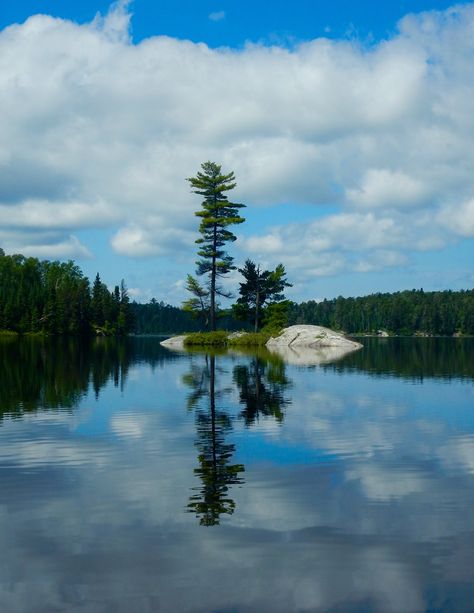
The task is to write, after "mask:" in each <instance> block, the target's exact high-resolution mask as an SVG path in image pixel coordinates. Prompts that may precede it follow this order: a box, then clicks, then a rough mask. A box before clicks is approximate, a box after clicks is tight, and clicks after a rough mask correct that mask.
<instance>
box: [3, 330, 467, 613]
mask: <svg viewBox="0 0 474 613" xmlns="http://www.w3.org/2000/svg"><path fill="white" fill-rule="evenodd" d="M362 342H363V343H364V348H363V349H362V350H360V351H358V352H356V353H353V354H351V355H349V356H346V357H345V358H343V359H342V360H340V361H336V362H334V363H328V364H325V365H321V366H304V365H301V364H291V363H286V362H284V361H282V360H281V359H279V358H278V357H277V356H272V355H271V354H268V353H265V352H259V353H248V354H245V353H240V354H239V353H225V352H224V353H219V352H217V353H214V354H213V355H206V354H204V353H200V352H193V353H190V354H181V353H174V352H171V351H169V350H166V349H163V348H162V347H160V345H159V339H156V338H130V339H126V340H124V341H122V342H117V341H113V340H109V339H95V340H93V341H91V342H90V343H82V344H80V343H78V342H76V341H74V340H71V339H62V340H61V339H59V340H40V339H29V340H28V339H6V338H5V339H2V340H0V492H1V505H0V515H1V526H2V530H1V554H0V610H1V611H6V612H8V613H16V612H20V611H21V612H23V611H25V612H28V613H30V612H45V613H46V612H48V613H50V612H54V611H68V612H69V611H72V612H75V611H78V612H79V611H80V612H89V611H91V612H94V613H95V612H126V613H130V612H133V613H135V612H148V611H150V612H151V611H165V612H168V611H169V612H180V611H186V612H187V611H189V612H216V613H217V612H220V613H231V612H232V613H234V612H236V613H237V612H246V613H247V612H254V611H255V612H266V611H269V612H282V613H283V612H284V613H288V612H292V611H298V612H299V611H301V612H303V611H324V612H327V611H329V612H334V613H335V612H338V613H341V612H344V613H346V612H355V611H358V612H372V611H374V612H375V611H381V612H385V611H388V612H396V613H401V612H404V613H409V612H419V611H420V612H421V611H423V612H424V611H426V612H427V611H430V612H434V611H456V612H458V611H473V610H474V604H473V603H474V512H473V509H474V339H468V338H466V339H451V338H449V339H428V338H426V339H425V338H420V339H411V338H405V339H404V338H401V339H396V338H381V339H368V338H367V339H363V341H362Z"/></svg>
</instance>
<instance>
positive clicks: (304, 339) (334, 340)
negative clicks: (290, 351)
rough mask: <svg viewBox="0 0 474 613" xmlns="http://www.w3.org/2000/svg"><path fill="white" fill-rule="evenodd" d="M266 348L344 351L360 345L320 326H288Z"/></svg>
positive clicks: (358, 347) (357, 347)
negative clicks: (325, 348)
mask: <svg viewBox="0 0 474 613" xmlns="http://www.w3.org/2000/svg"><path fill="white" fill-rule="evenodd" d="M267 347H268V348H269V349H270V348H272V347H293V348H296V347H308V348H312V349H316V348H320V347H341V348H345V349H351V350H355V349H360V348H361V347H362V345H361V344H360V343H356V342H355V341H351V340H350V339H348V338H346V337H345V336H344V335H343V334H339V333H338V332H334V330H330V329H329V328H323V327H322V326H303V325H301V326H290V327H289V328H285V329H284V330H283V332H282V333H281V334H280V336H277V337H276V338H271V339H270V340H269V341H268V342H267Z"/></svg>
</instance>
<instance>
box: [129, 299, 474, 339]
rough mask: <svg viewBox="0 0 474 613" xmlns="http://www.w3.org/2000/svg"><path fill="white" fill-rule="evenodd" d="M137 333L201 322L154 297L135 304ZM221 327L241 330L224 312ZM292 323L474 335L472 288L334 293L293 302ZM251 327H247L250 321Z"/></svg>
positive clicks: (196, 326) (372, 331)
mask: <svg viewBox="0 0 474 613" xmlns="http://www.w3.org/2000/svg"><path fill="white" fill-rule="evenodd" d="M131 307H132V313H133V317H134V320H135V331H136V332H137V333H139V334H167V333H173V332H183V331H188V332H194V331H197V330H199V329H203V324H202V322H201V321H199V320H198V319H195V318H193V317H192V315H191V314H190V313H188V312H186V311H183V310H182V309H179V308H177V307H172V306H170V305H167V304H164V303H163V302H157V301H156V300H152V301H151V302H150V303H148V304H136V303H133V304H132V305H131ZM222 315H223V316H222V317H220V318H218V320H217V327H218V328H220V329H227V330H238V329H242V327H243V324H242V322H241V321H236V320H235V319H233V318H232V316H231V314H230V313H229V312H224V313H223V314H222ZM288 324H289V325H292V324H315V325H319V326H326V327H328V328H333V329H336V330H343V331H345V332H347V333H348V334H377V332H378V331H382V330H383V331H385V332H388V333H389V334H396V335H402V336H404V335H408V336H410V335H414V334H425V335H433V336H437V335H440V336H452V335H453V334H456V333H459V334H467V335H474V290H468V291H456V292H453V291H443V292H424V291H423V290H411V291H404V292H396V293H393V294H372V295H370V296H364V297H361V298H342V297H339V298H335V299H333V300H323V301H322V302H316V301H309V302H303V303H301V304H296V303H289V309H288ZM247 327H249V326H247Z"/></svg>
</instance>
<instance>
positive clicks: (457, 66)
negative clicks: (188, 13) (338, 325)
mask: <svg viewBox="0 0 474 613" xmlns="http://www.w3.org/2000/svg"><path fill="white" fill-rule="evenodd" d="M128 7H129V3H128V2H126V1H121V2H118V3H116V4H115V5H113V6H112V8H111V10H110V12H109V13H108V15H106V16H104V17H102V16H100V15H99V16H98V17H97V18H96V19H95V20H94V21H93V22H92V23H90V24H85V25H78V24H75V23H72V22H70V21H66V20H61V19H55V18H52V17H49V16H45V15H36V16H33V17H31V18H30V19H28V20H27V21H26V22H25V23H24V24H21V25H12V26H10V27H8V28H6V29H5V30H3V31H2V32H0V88H1V91H2V100H1V102H0V110H1V113H0V130H1V132H2V142H1V143H0V226H1V227H2V244H3V245H4V246H8V247H9V248H11V249H13V250H20V248H21V249H23V250H25V248H26V249H29V253H34V254H36V255H42V254H44V253H52V252H53V251H54V249H56V250H57V253H58V254H60V253H66V252H68V253H69V254H71V255H73V256H75V257H80V256H81V255H82V256H86V255H89V253H88V251H87V249H86V248H85V247H84V246H82V245H80V243H79V242H78V239H77V238H76V239H74V238H73V237H74V236H75V235H76V233H77V232H78V231H79V230H81V229H85V228H108V229H109V233H108V234H109V235H111V236H112V238H111V248H112V249H113V250H115V251H116V252H118V253H121V254H123V255H127V256H130V257H155V256H159V255H163V254H166V253H169V252H171V251H172V252H173V253H174V254H175V255H176V256H177V257H178V258H179V257H187V258H188V259H191V258H192V250H193V249H194V247H193V245H192V242H193V239H194V236H195V232H196V223H195V219H194V216H193V211H194V210H195V209H196V207H197V201H196V198H195V196H194V195H192V194H190V191H189V186H188V185H187V184H186V181H185V180H184V178H185V177H187V176H191V175H193V174H195V172H196V171H197V170H198V169H199V165H200V164H201V162H203V161H204V160H207V159H211V160H216V161H219V162H222V164H223V166H224V168H225V169H234V170H235V172H236V175H237V180H238V193H237V190H236V193H235V194H236V198H237V199H238V200H240V201H242V202H245V203H247V204H248V205H249V206H251V207H258V206H269V205H275V204H279V205H283V206H287V207H289V208H290V213H289V215H290V216H291V207H295V206H298V205H299V204H305V205H314V206H315V207H317V206H318V205H321V204H322V205H331V207H332V211H331V214H326V215H322V216H321V214H319V213H318V215H317V216H316V215H315V219H314V220H313V221H311V222H310V223H304V224H303V223H301V224H298V223H294V224H291V225H290V226H286V227H284V226H283V225H282V226H281V227H277V228H262V229H261V230H259V231H258V232H255V231H254V236H248V234H247V235H245V233H247V230H246V229H245V228H244V227H242V232H243V233H244V240H243V241H242V242H241V244H242V245H245V246H246V247H248V248H249V250H250V251H251V252H252V253H259V254H262V255H263V256H265V255H266V256H267V257H268V259H269V261H272V258H273V256H275V259H276V258H277V256H278V258H277V259H278V260H284V261H285V263H287V265H288V267H289V268H290V267H291V268H292V269H293V270H295V271H297V272H298V274H299V275H300V276H301V277H304V276H306V277H307V276H311V275H328V274H337V273H339V272H342V271H344V270H353V271H358V272H365V271H369V270H374V269H382V268H385V267H393V266H399V265H401V264H403V263H406V262H407V261H409V254H408V256H407V255H406V254H405V252H407V251H408V252H411V251H413V250H433V249H441V248H443V247H444V246H446V245H448V244H450V243H452V242H454V241H456V240H458V239H460V238H463V237H470V236H472V235H473V233H474V226H473V223H474V221H473V207H472V203H473V198H474V178H473V173H472V167H473V165H474V153H473V150H472V139H473V136H474V116H473V114H472V99H473V97H474V68H473V67H474V61H473V60H474V49H473V47H472V28H473V27H474V6H473V5H470V4H467V5H464V6H459V7H456V8H453V9H450V10H448V11H445V12H434V11H433V12H429V13H422V14H419V15H410V16H409V17H406V18H405V19H404V20H402V21H401V22H400V24H399V30H398V32H397V33H396V34H395V35H394V36H393V37H392V38H391V39H388V40H386V41H383V42H380V43H379V44H377V45H374V46H373V47H370V48H364V47H363V46H361V45H358V44H357V42H348V41H337V40H327V39H317V40H313V41H309V42H306V43H303V44H300V45H298V46H296V47H294V48H292V49H287V48H283V47H278V46H273V47H265V46H262V45H253V44H249V45H247V46H246V47H245V48H244V49H243V50H232V49H227V48H226V49H210V48H208V47H207V46H206V45H204V44H194V43H191V42H189V41H183V40H177V39H173V38H169V37H165V36H160V37H153V38H149V39H146V40H143V41H141V42H140V43H138V44H134V43H133V41H132V39H131V37H130V18H131V16H130V12H129V8H128ZM223 16H224V14H223V12H222V11H219V12H215V13H212V14H211V15H210V16H209V17H210V18H211V19H216V20H217V19H218V18H223ZM315 210H316V209H315ZM250 211H251V209H249V216H250V215H251V212H250ZM157 219H158V221H156V220H157ZM46 229H47V230H48V231H50V234H49V237H48V240H46V238H45V240H44V241H43V240H41V239H42V237H45V230H46ZM52 230H54V237H53V235H52V234H51V231H52ZM193 233H194V234H193ZM71 237H72V238H71ZM104 240H105V238H104ZM74 241H76V242H74ZM294 241H296V242H297V246H295V245H294ZM302 245H303V247H302ZM25 252H26V251H25ZM316 256H317V257H316ZM58 257H59V255H58Z"/></svg>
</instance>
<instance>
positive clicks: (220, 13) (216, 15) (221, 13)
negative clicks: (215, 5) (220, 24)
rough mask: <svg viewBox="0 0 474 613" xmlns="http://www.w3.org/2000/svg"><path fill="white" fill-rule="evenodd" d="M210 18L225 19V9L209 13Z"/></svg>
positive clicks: (215, 19)
mask: <svg viewBox="0 0 474 613" xmlns="http://www.w3.org/2000/svg"><path fill="white" fill-rule="evenodd" d="M209 19H210V20H211V21H222V20H223V19H225V11H214V12H213V13H210V14H209Z"/></svg>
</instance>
